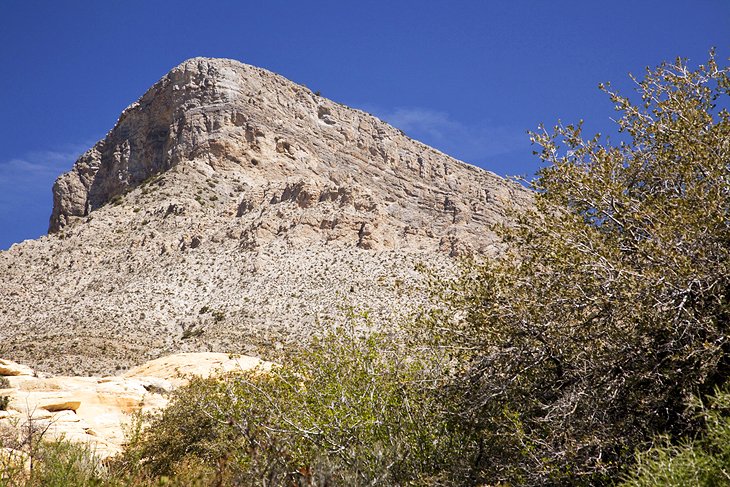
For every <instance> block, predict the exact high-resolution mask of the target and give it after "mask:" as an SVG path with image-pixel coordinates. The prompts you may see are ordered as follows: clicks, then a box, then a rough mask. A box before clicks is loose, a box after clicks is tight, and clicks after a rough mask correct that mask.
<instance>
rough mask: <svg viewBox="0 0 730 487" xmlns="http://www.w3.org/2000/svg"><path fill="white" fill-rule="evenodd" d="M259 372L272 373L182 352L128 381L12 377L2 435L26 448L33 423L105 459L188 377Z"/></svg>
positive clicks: (222, 357)
mask: <svg viewBox="0 0 730 487" xmlns="http://www.w3.org/2000/svg"><path fill="white" fill-rule="evenodd" d="M257 367H258V368H260V369H261V370H267V369H268V368H269V367H270V364H269V363H267V362H263V361H261V360H260V359H258V358H255V357H245V356H244V357H241V356H231V355H228V354H223V353H183V354H177V355H171V356H167V357H162V358H160V359H157V360H155V361H153V362H150V363H146V364H143V365H141V366H139V367H136V368H135V369H133V370H131V371H129V372H128V373H126V374H125V375H123V376H111V377H75V376H55V377H50V376H49V377H46V376H43V375H41V376H35V375H34V374H33V373H32V372H31V374H30V375H9V376H6V378H7V379H8V381H9V382H10V387H9V388H7V389H0V396H5V397H9V398H10V401H9V404H8V405H7V407H6V410H5V411H0V434H1V435H2V436H3V444H4V445H5V444H10V445H13V444H14V440H13V438H9V436H12V435H17V440H15V442H16V443H19V445H18V448H22V438H23V435H25V434H26V433H27V431H28V428H29V424H30V425H31V427H32V428H33V429H34V430H36V431H45V432H46V433H44V437H45V438H46V439H54V438H65V439H67V440H70V441H75V442H84V443H87V444H89V445H90V446H92V447H93V450H94V451H95V452H96V453H97V454H98V455H99V456H100V457H108V456H112V455H115V454H116V453H118V452H120V451H121V449H122V446H123V445H124V443H125V441H126V439H127V438H126V437H125V431H124V430H125V428H126V427H127V426H128V425H129V423H130V421H131V420H132V415H133V414H134V413H137V412H139V411H142V412H150V411H153V410H157V409H159V408H163V407H165V406H166V405H167V394H166V393H168V392H170V391H172V390H173V389H174V388H175V387H178V386H180V385H181V384H184V383H185V382H186V380H187V378H189V377H191V376H202V377H209V376H211V375H214V374H219V373H224V372H230V371H233V370H253V369H256V368H257ZM0 376H3V373H2V372H0ZM8 451H10V450H8ZM14 451H15V450H13V452H14ZM13 452H10V453H13ZM21 453H22V452H18V453H17V454H15V453H13V454H14V455H16V456H17V455H19V454H21ZM13 458H15V457H13ZM0 460H2V459H1V458H0ZM1 464H2V462H1V461H0V465H1Z"/></svg>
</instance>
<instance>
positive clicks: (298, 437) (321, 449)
mask: <svg viewBox="0 0 730 487" xmlns="http://www.w3.org/2000/svg"><path fill="white" fill-rule="evenodd" d="M437 364H438V362H437V361H428V362H426V361H424V360H421V359H419V358H418V357H417V356H416V355H415V354H411V355H410V356H409V357H408V358H406V355H405V354H404V353H403V350H402V349H399V348H398V346H397V345H396V344H395V343H394V342H393V341H392V340H391V339H389V338H387V337H385V336H382V335H371V336H369V337H366V338H358V337H356V336H354V332H352V330H350V331H346V332H345V331H339V332H335V333H330V334H328V335H327V336H325V337H324V338H322V339H319V340H314V341H313V343H311V344H310V345H309V346H308V347H307V350H306V351H302V352H300V353H293V354H292V355H290V356H289V357H288V358H287V359H286V360H285V362H284V363H283V364H282V365H281V366H277V367H274V368H273V369H272V370H271V371H268V372H264V371H260V370H255V371H250V372H236V373H233V374H229V375H226V376H224V377H221V378H219V379H193V380H192V381H191V382H190V383H189V385H188V386H187V387H184V388H181V389H179V390H177V391H176V392H175V393H174V394H173V398H172V401H171V403H170V406H169V407H168V408H167V409H165V410H164V411H163V412H162V413H161V414H160V415H159V416H157V417H156V418H154V419H153V420H152V421H151V423H150V425H149V427H148V428H147V429H146V430H145V432H144V433H143V434H142V437H141V438H140V440H139V442H138V443H137V444H136V445H134V446H133V447H132V448H130V449H129V451H128V452H127V455H134V456H135V458H136V459H137V460H141V463H142V464H143V465H144V466H145V467H144V468H145V470H146V472H147V473H148V474H149V476H151V477H161V476H173V478H175V477H176V476H178V475H181V474H183V473H184V472H185V471H188V472H189V471H191V470H190V466H191V465H193V466H195V468H194V469H193V470H192V471H193V472H199V473H201V475H208V476H213V477H215V478H219V479H225V482H226V483H239V484H243V485H288V484H293V485H297V483H299V484H302V485H325V483H328V485H403V484H407V483H419V482H421V483H424V484H431V483H433V482H435V481H436V480H435V479H436V478H437V477H439V476H440V475H444V472H448V471H449V470H450V467H449V462H451V461H452V460H453V459H454V458H457V459H458V458H460V455H459V454H460V452H462V451H465V450H467V449H468V448H469V447H470V440H469V438H468V437H467V436H466V435H465V434H464V432H463V431H462V430H460V428H459V426H458V424H454V423H452V422H450V420H449V415H448V414H447V411H446V410H445V405H444V403H443V402H442V401H441V399H440V398H439V390H440V389H441V387H442V385H443V384H442V380H441V378H440V377H442V374H440V373H436V372H435V371H436V369H437V368H438V366H437ZM135 461H136V460H135ZM130 463H134V461H132V462H130ZM185 475H189V473H185Z"/></svg>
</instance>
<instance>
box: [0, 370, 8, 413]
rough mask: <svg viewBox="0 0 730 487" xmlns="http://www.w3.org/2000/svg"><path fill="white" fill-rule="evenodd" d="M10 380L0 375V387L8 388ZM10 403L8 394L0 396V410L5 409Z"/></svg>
mask: <svg viewBox="0 0 730 487" xmlns="http://www.w3.org/2000/svg"><path fill="white" fill-rule="evenodd" d="M9 388H10V381H9V380H8V379H7V377H0V389H9ZM9 403H10V397H9V396H0V411H5V410H6V409H7V408H8V404H9Z"/></svg>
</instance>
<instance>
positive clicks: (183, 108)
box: [0, 58, 531, 374]
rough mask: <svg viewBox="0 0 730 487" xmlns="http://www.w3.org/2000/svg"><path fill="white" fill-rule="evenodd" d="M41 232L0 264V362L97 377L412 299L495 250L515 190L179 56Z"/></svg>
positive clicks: (85, 166)
mask: <svg viewBox="0 0 730 487" xmlns="http://www.w3.org/2000/svg"><path fill="white" fill-rule="evenodd" d="M53 196H54V207H53V213H52V216H51V222H50V234H49V235H48V236H46V237H43V238H41V239H39V240H36V241H28V242H24V243H23V244H19V245H15V246H14V247H13V248H11V249H10V250H9V251H6V252H0V275H2V276H3V279H0V310H2V313H0V355H2V356H7V357H9V358H11V359H14V360H17V361H20V362H24V363H29V364H31V365H32V366H34V367H36V368H38V369H40V370H46V371H53V372H60V373H63V372H67V371H68V370H72V369H73V370H75V371H76V372H77V373H88V374H99V373H110V372H113V371H114V369H115V368H118V367H122V368H123V367H125V366H126V365H129V364H133V363H140V362H142V361H144V360H148V359H150V358H154V357H157V356H159V355H161V354H169V353H177V352H192V351H196V352H197V351H215V352H241V353H248V354H256V353H263V354H266V353H267V352H268V351H272V350H277V349H281V348H282V347H286V346H287V344H288V343H290V342H298V341H301V340H303V339H305V338H306V337H307V336H309V335H310V334H311V333H313V332H314V330H316V329H317V328H318V327H321V326H324V325H329V324H330V323H337V322H338V321H341V320H342V315H343V314H342V312H341V310H342V308H343V307H347V306H350V305H353V306H358V307H361V308H362V307H364V308H368V309H369V310H370V312H371V315H372V316H374V317H375V318H376V321H377V322H378V323H387V322H388V320H390V319H396V318H397V317H398V316H402V315H403V314H404V313H407V312H409V311H410V310H412V309H413V308H414V307H415V306H417V305H418V304H420V303H421V302H422V300H423V295H422V293H420V292H419V291H418V289H417V287H418V283H419V282H420V279H421V275H420V273H419V272H418V271H417V270H416V269H417V268H419V265H418V264H421V263H425V264H426V265H427V266H428V267H431V268H436V269H440V271H442V272H449V269H452V268H453V266H454V262H455V261H454V259H453V257H454V256H458V255H464V254H469V253H476V254H490V253H494V252H498V251H499V249H500V247H499V244H498V243H497V242H496V241H495V237H494V235H493V234H492V233H491V231H490V229H489V228H490V225H491V224H493V223H498V222H502V221H505V219H506V218H507V209H508V208H511V207H514V208H517V209H519V208H524V207H526V206H528V205H530V204H531V195H530V193H529V192H528V191H526V190H525V189H523V188H522V187H521V186H519V185H517V184H514V183H511V182H508V181H505V180H503V179H501V178H499V177H498V176H496V175H494V174H492V173H490V172H488V171H484V170H482V169H478V168H476V167H473V166H470V165H467V164H464V163H462V162H460V161H457V160H455V159H453V158H451V157H449V156H447V155H445V154H443V153H441V152H439V151H437V150H435V149H432V148H430V147H428V146H426V145H424V144H422V143H420V142H417V141H415V140H412V139H410V138H408V137H407V136H405V135H404V134H403V133H402V132H400V131H399V130H397V129H395V128H393V127H391V126H389V125H387V124H386V123H384V122H382V121H381V120H379V119H377V118H375V117H373V116H371V115H368V114H366V113H364V112H362V111H358V110H353V109H351V108H348V107H345V106H343V105H339V104H337V103H335V102H332V101H330V100H327V99H325V98H322V97H320V96H317V95H315V94H314V93H312V92H311V91H310V90H309V89H307V88H305V87H303V86H299V85H297V84H295V83H292V82H290V81H288V80H286V79H285V78H283V77H281V76H278V75H276V74H273V73H271V72H268V71H266V70H263V69H259V68H255V67H252V66H248V65H245V64H242V63H239V62H237V61H231V60H221V59H203V58H196V59H191V60H189V61H186V62H184V63H182V64H181V65H179V66H177V67H176V68H174V69H173V70H172V71H170V73H169V74H167V75H166V76H165V77H164V78H162V79H161V80H160V81H159V82H158V83H156V84H155V85H154V86H153V87H152V88H150V90H149V91H148V92H147V93H145V94H144V95H143V96H142V97H141V98H140V99H139V101H137V102H136V103H134V104H132V105H131V106H130V107H129V108H127V109H126V110H125V111H124V112H123V113H122V115H121V116H120V118H119V121H118V122H117V124H116V125H115V127H114V128H113V129H112V130H111V131H110V132H109V134H108V135H107V136H106V138H105V139H104V140H102V141H100V142H98V143H97V144H96V145H95V146H94V147H92V148H91V149H90V150H89V151H87V152H86V153H85V154H84V155H83V156H82V157H81V158H80V159H79V160H78V161H77V162H76V164H75V165H74V167H73V168H72V170H71V171H70V172H68V173H66V174H64V175H62V176H61V177H59V178H58V180H57V181H56V184H55V185H54V188H53Z"/></svg>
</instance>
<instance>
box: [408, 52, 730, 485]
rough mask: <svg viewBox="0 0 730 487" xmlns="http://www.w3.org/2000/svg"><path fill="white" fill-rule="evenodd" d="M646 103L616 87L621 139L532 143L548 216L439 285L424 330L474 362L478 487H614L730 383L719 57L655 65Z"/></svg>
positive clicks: (470, 370) (725, 133) (535, 213)
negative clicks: (658, 438) (694, 63)
mask: <svg viewBox="0 0 730 487" xmlns="http://www.w3.org/2000/svg"><path fill="white" fill-rule="evenodd" d="M636 86H637V90H638V94H639V100H638V102H637V103H634V102H633V101H632V100H631V99H630V98H627V97H624V96H621V95H619V94H617V93H615V92H614V91H612V90H611V88H610V86H604V87H603V90H604V91H605V92H606V93H607V94H608V95H609V97H610V98H611V100H612V101H613V102H614V103H615V108H616V110H617V111H618V112H619V115H620V117H619V118H618V120H617V123H618V128H619V131H620V133H619V140H620V142H619V143H618V144H613V145H612V144H611V143H610V142H609V141H604V140H603V139H602V138H601V137H600V136H595V137H591V138H584V137H583V135H582V127H581V124H578V125H568V126H563V125H558V126H557V127H555V128H554V130H553V131H552V132H549V131H547V130H544V129H541V130H540V131H539V132H538V133H534V134H532V137H533V140H534V142H535V143H536V144H538V145H539V146H541V147H542V149H541V150H540V151H539V152H538V154H539V156H540V157H541V159H542V160H543V161H544V162H545V163H546V166H545V167H544V168H543V169H541V170H540V171H539V173H538V177H537V178H536V180H535V181H533V182H532V183H531V185H532V188H533V189H534V190H535V191H536V197H535V203H536V206H535V209H534V210H531V211H529V212H527V213H526V214H523V215H520V216H519V217H518V218H517V220H516V222H515V223H514V224H513V225H510V226H502V227H500V228H499V229H498V230H499V233H500V235H502V237H503V238H504V240H505V242H506V243H507V246H508V248H509V252H507V253H506V254H505V255H503V256H501V257H499V258H496V259H492V260H488V261H486V262H480V263H471V264H469V263H467V264H465V266H464V269H463V272H462V273H461V275H460V277H458V278H457V279H454V280H452V281H450V282H446V283H443V282H441V283H438V284H437V286H436V294H437V298H438V303H439V306H440V309H439V310H438V311H436V312H434V313H431V314H429V315H428V316H427V317H426V318H424V319H423V320H421V322H420V323H419V326H421V327H422V328H423V329H425V330H427V331H430V332H429V333H427V336H426V338H425V339H426V340H429V343H430V344H431V345H430V346H432V347H441V349H443V350H444V353H448V354H450V355H451V356H452V357H453V359H454V360H455V361H456V362H457V363H459V364H460V367H461V369H462V370H461V374H462V378H461V380H460V381H457V382H456V383H455V384H454V385H453V386H452V393H453V395H454V397H455V398H461V401H462V403H461V406H460V417H461V418H462V420H463V422H464V424H469V425H472V426H473V427H474V428H475V429H476V430H478V431H479V435H480V436H481V438H482V440H481V449H480V452H481V453H480V454H479V455H478V456H477V457H475V459H477V461H475V463H474V464H473V465H472V466H471V476H472V478H475V479H477V480H479V481H484V482H489V483H496V482H499V481H502V482H508V483H511V484H527V485H549V484H566V483H570V484H597V483H609V482H610V479H611V478H613V477H615V475H617V472H619V471H621V469H622V468H623V466H625V465H629V464H630V463H631V462H632V460H633V453H634V451H635V450H636V449H637V448H642V447H644V446H645V445H646V443H647V442H648V441H650V439H651V438H652V436H653V435H654V434H657V433H663V434H667V435H671V436H672V437H673V438H681V437H684V436H687V435H691V434H694V433H695V432H696V431H698V428H700V427H701V424H700V423H698V421H697V420H696V418H694V417H693V416H692V415H691V414H688V413H687V405H688V403H689V402H690V399H691V397H693V396H694V395H697V396H699V397H700V398H703V399H704V398H705V397H706V395H707V394H708V393H711V392H712V390H713V388H714V387H716V386H719V385H722V384H723V383H724V382H725V381H726V380H727V376H728V370H730V369H729V366H730V361H729V357H730V355H729V354H728V352H730V348H729V343H728V331H729V330H728V315H729V312H730V306H729V304H728V292H729V291H730V286H729V284H730V269H729V266H728V254H729V253H730V164H729V163H728V161H730V115H728V112H727V110H726V109H725V108H723V107H726V106H727V102H728V92H729V90H730V81H728V71H727V69H721V68H720V67H718V65H717V64H716V62H715V60H714V58H713V57H712V56H711V57H710V59H709V61H708V62H707V63H706V64H705V65H703V66H700V67H699V68H697V69H696V70H694V71H693V70H690V69H689V68H688V66H687V64H686V62H685V61H684V60H681V59H680V60H677V61H676V62H674V63H671V64H667V63H665V64H662V65H660V66H659V67H657V68H656V69H653V70H647V73H646V77H645V78H644V79H643V80H640V81H639V80H637V85H636Z"/></svg>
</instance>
